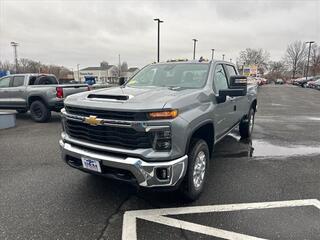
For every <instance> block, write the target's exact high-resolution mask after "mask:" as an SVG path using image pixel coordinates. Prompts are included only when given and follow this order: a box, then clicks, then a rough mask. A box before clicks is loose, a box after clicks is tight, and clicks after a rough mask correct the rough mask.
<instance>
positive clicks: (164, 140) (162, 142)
mask: <svg viewBox="0 0 320 240" xmlns="http://www.w3.org/2000/svg"><path fill="white" fill-rule="evenodd" d="M152 147H153V149H155V150H160V151H170V150H171V130H164V131H158V132H154V139H153V144H152Z"/></svg>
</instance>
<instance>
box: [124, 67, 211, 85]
mask: <svg viewBox="0 0 320 240" xmlns="http://www.w3.org/2000/svg"><path fill="white" fill-rule="evenodd" d="M208 69H209V64H207V63H201V64H199V63H194V64H193V63H178V64H172V63H170V64H155V65H149V66H147V67H145V68H144V69H142V70H141V71H140V72H139V73H137V74H136V75H135V76H134V77H133V78H132V79H131V80H130V81H129V82H128V83H127V84H126V86H130V87H131V86H132V87H135V86H156V87H171V88H174V87H177V88H202V87H203V86H204V85H205V83H206V79H207V74H208Z"/></svg>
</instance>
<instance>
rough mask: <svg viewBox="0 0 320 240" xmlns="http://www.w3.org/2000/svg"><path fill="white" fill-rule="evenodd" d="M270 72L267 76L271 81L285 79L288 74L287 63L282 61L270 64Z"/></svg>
mask: <svg viewBox="0 0 320 240" xmlns="http://www.w3.org/2000/svg"><path fill="white" fill-rule="evenodd" d="M268 66H269V72H268V74H267V76H266V77H267V78H268V79H270V80H276V79H278V78H282V79H283V78H284V75H285V73H286V66H285V63H284V62H282V61H277V62H269V63H268Z"/></svg>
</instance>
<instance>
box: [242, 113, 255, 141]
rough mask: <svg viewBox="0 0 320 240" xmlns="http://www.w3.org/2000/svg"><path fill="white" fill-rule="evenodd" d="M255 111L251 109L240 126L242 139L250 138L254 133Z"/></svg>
mask: <svg viewBox="0 0 320 240" xmlns="http://www.w3.org/2000/svg"><path fill="white" fill-rule="evenodd" d="M254 115H255V111H254V109H253V108H251V109H250V111H249V113H248V115H247V116H246V117H244V118H243V119H242V120H241V122H240V124H239V132H240V136H241V138H250V137H251V135H252V131H253V125H254Z"/></svg>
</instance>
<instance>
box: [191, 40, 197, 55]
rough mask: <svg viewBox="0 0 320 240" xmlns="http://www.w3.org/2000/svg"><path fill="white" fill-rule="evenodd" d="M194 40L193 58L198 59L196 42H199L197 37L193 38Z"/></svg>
mask: <svg viewBox="0 0 320 240" xmlns="http://www.w3.org/2000/svg"><path fill="white" fill-rule="evenodd" d="M192 41H193V60H195V59H196V44H197V41H198V40H197V39H195V38H194V39H192Z"/></svg>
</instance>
